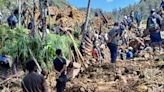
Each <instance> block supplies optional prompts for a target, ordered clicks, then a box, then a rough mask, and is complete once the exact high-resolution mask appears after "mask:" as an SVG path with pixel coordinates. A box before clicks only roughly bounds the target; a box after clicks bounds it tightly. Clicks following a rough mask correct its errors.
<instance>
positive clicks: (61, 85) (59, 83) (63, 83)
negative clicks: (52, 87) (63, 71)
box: [56, 76, 68, 92]
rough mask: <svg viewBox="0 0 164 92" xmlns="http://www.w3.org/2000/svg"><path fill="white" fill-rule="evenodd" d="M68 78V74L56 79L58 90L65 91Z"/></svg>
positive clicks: (57, 91)
mask: <svg viewBox="0 0 164 92" xmlns="http://www.w3.org/2000/svg"><path fill="white" fill-rule="evenodd" d="M60 78H61V79H62V81H61V80H60ZM67 80H68V78H67V77H66V76H60V77H59V79H57V80H56V81H57V84H56V92H64V89H65V87H66V82H67Z"/></svg>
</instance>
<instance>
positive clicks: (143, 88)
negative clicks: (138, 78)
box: [137, 85, 148, 92]
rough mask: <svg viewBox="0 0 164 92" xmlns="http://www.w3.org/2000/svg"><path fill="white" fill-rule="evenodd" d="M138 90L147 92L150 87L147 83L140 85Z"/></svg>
mask: <svg viewBox="0 0 164 92" xmlns="http://www.w3.org/2000/svg"><path fill="white" fill-rule="evenodd" d="M137 91H138V92H147V91H148V87H147V86H145V85H140V86H138V87H137Z"/></svg>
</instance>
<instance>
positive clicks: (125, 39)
mask: <svg viewBox="0 0 164 92" xmlns="http://www.w3.org/2000/svg"><path fill="white" fill-rule="evenodd" d="M160 8H161V9H162V11H163V10H164V0H163V1H162V3H161V5H160ZM141 21H142V14H141V13H140V12H139V11H133V10H132V11H131V12H130V14H129V15H125V16H123V19H122V20H121V21H120V22H115V23H114V25H113V28H112V29H111V30H109V32H108V33H106V34H107V37H106V38H105V36H103V35H101V34H99V35H98V37H100V39H101V37H104V39H105V40H106V41H104V43H103V44H106V43H107V47H108V48H109V50H110V54H111V57H110V58H111V63H116V61H117V59H118V57H119V59H121V60H124V59H133V58H134V57H138V56H140V55H141V53H142V52H146V51H147V52H150V51H153V52H154V54H153V55H155V52H158V54H160V53H163V48H162V44H163V41H162V37H161V32H162V26H163V25H162V24H163V19H162V17H161V15H160V14H158V12H157V11H156V10H155V9H151V11H150V15H149V17H148V18H147V23H146V31H143V29H142V30H141ZM145 32H146V33H148V34H147V35H145ZM95 34H97V33H95ZM95 38H97V36H95ZM99 42H100V43H101V42H102V41H99ZM97 46H98V45H97ZM100 47H101V46H99V49H100ZM122 47H125V48H122ZM148 48H149V49H148ZM99 49H97V56H100V55H101V52H99ZM94 51H95V49H94ZM97 60H98V59H97Z"/></svg>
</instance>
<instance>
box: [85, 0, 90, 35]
mask: <svg viewBox="0 0 164 92" xmlns="http://www.w3.org/2000/svg"><path fill="white" fill-rule="evenodd" d="M90 9H91V0H88V6H87V13H86V18H85V24H84V30H83V32H84V33H85V32H86V31H87V29H88V22H89V15H90Z"/></svg>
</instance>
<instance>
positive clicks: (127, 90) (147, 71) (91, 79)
mask: <svg viewBox="0 0 164 92" xmlns="http://www.w3.org/2000/svg"><path fill="white" fill-rule="evenodd" d="M54 76H55V75H54V74H53V73H52V74H50V76H49V77H48V79H47V82H48V84H49V89H50V90H49V91H50V92H54V86H55V77H54ZM20 82H21V78H18V79H15V78H13V79H12V80H10V81H8V82H5V83H4V84H3V85H1V87H0V88H1V89H0V92H21V87H20ZM4 86H6V87H4ZM2 90H3V91H2ZM4 90H6V91H4ZM66 92H164V62H163V61H126V62H125V61H124V62H121V61H120V62H118V63H117V64H108V63H106V64H102V65H101V66H100V65H96V64H95V65H92V66H90V67H89V68H88V69H86V70H84V71H82V72H80V74H79V75H78V76H77V77H76V78H75V79H73V80H70V81H69V82H68V83H67V87H66Z"/></svg>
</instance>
